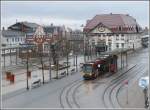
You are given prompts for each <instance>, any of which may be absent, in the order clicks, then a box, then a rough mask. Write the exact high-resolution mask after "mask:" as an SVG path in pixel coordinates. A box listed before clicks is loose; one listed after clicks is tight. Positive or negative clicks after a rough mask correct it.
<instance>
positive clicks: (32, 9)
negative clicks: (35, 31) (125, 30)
mask: <svg viewBox="0 0 150 110" xmlns="http://www.w3.org/2000/svg"><path fill="white" fill-rule="evenodd" d="M104 13H120V14H121V13H122V14H129V15H131V16H133V17H134V18H136V19H137V22H138V23H139V24H140V25H141V26H142V27H145V26H148V25H149V21H148V20H149V3H148V1H124V2H121V1H106V2H102V1H100V2H97V1H94V2H93V1H91V2H90V1H87V2H86V1H85V2H83V1H82V2H81V1H78V2H75V1H70V2H69V1H66V2H60V1H53V2H49V1H45V2H43V1H38V2H37V1H32V2H29V1H26V2H23V1H13V2H8V1H7V2H6V1H5V2H4V1H3V2H2V3H1V23H2V26H5V27H7V26H9V25H11V24H13V23H15V22H16V19H17V21H30V22H36V23H38V24H44V25H49V24H51V23H54V24H55V25H63V24H64V25H67V26H69V27H72V28H79V27H80V26H81V24H85V22H86V20H87V19H91V18H93V17H94V16H95V15H96V14H104ZM148 27H149V26H148Z"/></svg>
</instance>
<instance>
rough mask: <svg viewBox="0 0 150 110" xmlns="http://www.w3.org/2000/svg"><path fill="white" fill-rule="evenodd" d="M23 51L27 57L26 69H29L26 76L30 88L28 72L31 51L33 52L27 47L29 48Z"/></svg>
mask: <svg viewBox="0 0 150 110" xmlns="http://www.w3.org/2000/svg"><path fill="white" fill-rule="evenodd" d="M22 53H23V54H24V55H25V57H26V70H27V73H26V78H27V88H26V89H27V90H29V81H28V80H29V79H28V74H29V53H31V50H29V49H28V48H27V50H25V51H22Z"/></svg>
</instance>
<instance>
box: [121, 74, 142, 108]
mask: <svg viewBox="0 0 150 110" xmlns="http://www.w3.org/2000/svg"><path fill="white" fill-rule="evenodd" d="M138 81H139V77H137V78H136V79H135V80H134V81H133V80H131V81H130V83H129V86H128V100H127V88H126V87H125V86H123V87H122V89H121V90H120V92H119V94H118V99H119V103H120V105H121V107H122V108H131V109H133V108H138V109H145V108H144V106H145V103H144V102H145V100H144V94H143V90H142V88H141V87H139V85H138ZM133 99H134V101H133Z"/></svg>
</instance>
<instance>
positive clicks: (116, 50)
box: [101, 48, 131, 56]
mask: <svg viewBox="0 0 150 110" xmlns="http://www.w3.org/2000/svg"><path fill="white" fill-rule="evenodd" d="M130 50H131V49H128V48H119V49H114V50H112V51H106V52H101V55H102V56H103V55H118V54H124V53H126V52H128V51H130Z"/></svg>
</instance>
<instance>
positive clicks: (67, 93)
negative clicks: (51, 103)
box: [59, 79, 83, 108]
mask: <svg viewBox="0 0 150 110" xmlns="http://www.w3.org/2000/svg"><path fill="white" fill-rule="evenodd" d="M82 85H83V82H82V80H81V79H78V80H76V81H74V82H72V83H70V84H68V85H66V86H65V87H64V88H63V89H62V91H61V93H60V97H59V100H60V105H61V108H80V105H79V104H78V103H77V101H76V96H75V94H76V92H77V89H78V88H79V87H80V86H82Z"/></svg>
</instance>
